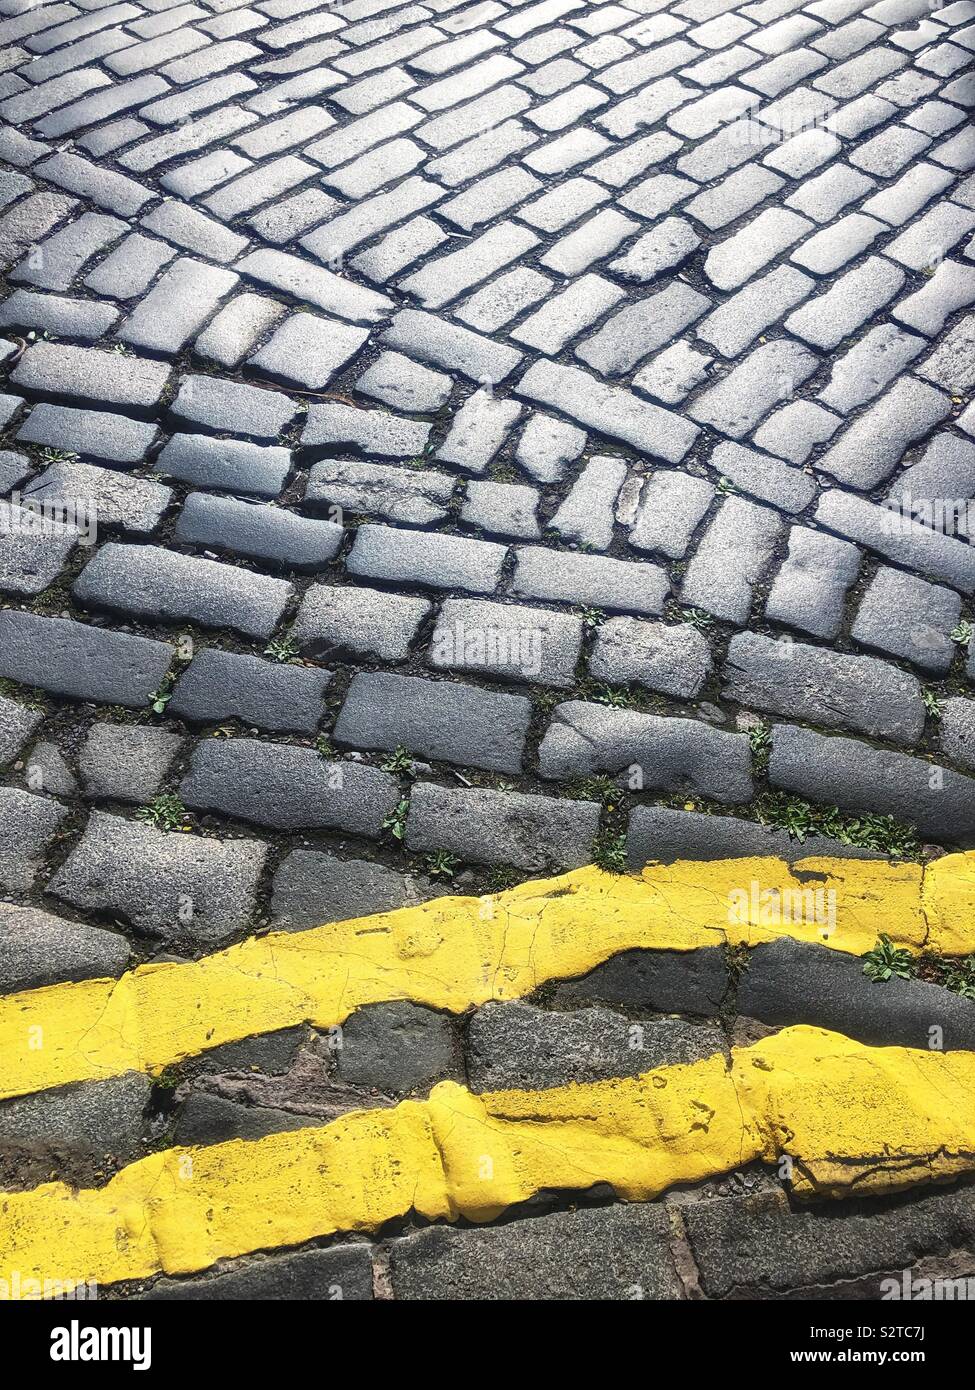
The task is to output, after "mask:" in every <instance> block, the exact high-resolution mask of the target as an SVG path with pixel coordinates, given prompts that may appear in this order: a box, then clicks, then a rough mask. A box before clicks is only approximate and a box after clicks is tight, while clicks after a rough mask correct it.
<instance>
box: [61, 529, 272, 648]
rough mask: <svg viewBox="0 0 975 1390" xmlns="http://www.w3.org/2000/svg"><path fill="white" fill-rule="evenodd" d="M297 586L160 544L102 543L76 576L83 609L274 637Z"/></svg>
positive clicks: (78, 599) (75, 583) (79, 599)
mask: <svg viewBox="0 0 975 1390" xmlns="http://www.w3.org/2000/svg"><path fill="white" fill-rule="evenodd" d="M293 592H294V590H293V588H292V586H291V585H290V584H289V583H287V582H286V581H285V580H283V579H272V578H270V577H269V576H267V575H263V574H256V573H255V572H254V571H253V570H245V569H238V568H237V567H236V566H233V565H224V564H220V563H218V562H217V561H214V560H202V559H197V558H196V557H195V556H191V555H179V554H177V553H176V552H174V551H172V550H164V549H163V548H162V547H161V546H149V545H143V546H135V545H120V544H118V543H117V542H115V541H110V542H109V543H108V544H107V545H103V546H102V548H101V549H100V550H99V551H98V552H97V554H96V555H95V556H94V558H93V559H91V560H89V562H88V564H87V565H86V566H85V568H84V569H83V570H82V572H81V575H80V577H79V578H78V579H76V580H75V582H74V585H73V587H72V593H73V594H74V597H75V598H76V600H77V601H78V603H80V604H82V605H83V606H85V607H93V608H107V609H111V610H114V611H116V612H123V613H135V614H137V615H138V616H140V617H143V618H148V619H150V621H153V622H177V623H178V622H182V621H185V620H189V621H191V622H198V623H201V624H202V625H203V626H204V627H217V628H220V627H227V628H231V629H233V630H234V631H236V632H242V633H244V634H245V635H246V636H248V637H270V635H271V633H272V632H273V631H274V629H275V628H276V627H277V625H278V623H279V622H280V620H281V615H282V614H283V612H284V609H285V606H286V604H287V602H288V600H289V599H290V598H291V596H292V594H293Z"/></svg>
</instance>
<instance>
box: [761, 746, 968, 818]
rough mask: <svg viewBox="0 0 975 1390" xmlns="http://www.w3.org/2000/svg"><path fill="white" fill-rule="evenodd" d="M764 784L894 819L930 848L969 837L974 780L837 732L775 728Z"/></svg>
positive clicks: (921, 759)
mask: <svg viewBox="0 0 975 1390" xmlns="http://www.w3.org/2000/svg"><path fill="white" fill-rule="evenodd" d="M935 772H936V773H937V776H933V775H932V774H934V773H935ZM769 781H770V782H771V783H772V785H773V786H775V787H782V788H784V789H785V790H786V791H792V792H796V793H798V794H799V795H800V796H804V797H807V798H808V799H809V800H810V801H815V802H819V803H821V804H823V805H826V806H839V807H840V808H841V809H842V810H847V811H874V812H877V813H879V814H881V815H892V816H895V817H896V818H897V819H898V820H902V821H906V822H907V824H908V825H916V826H917V828H918V830H919V831H920V832H921V834H922V835H926V836H930V837H931V838H932V839H933V840H935V841H936V842H940V843H944V844H966V843H968V844H970V843H971V841H972V838H973V836H975V778H972V777H965V776H963V775H962V774H961V773H959V772H953V771H952V770H951V768H947V767H940V766H939V765H938V764H937V763H932V762H928V761H927V760H926V759H924V758H915V757H912V756H911V755H910V754H908V753H894V752H890V751H889V750H887V749H882V748H872V747H870V745H869V744H866V743H861V742H859V741H858V740H856V739H852V738H843V737H841V736H840V735H838V734H833V735H826V734H817V733H814V732H813V731H812V730H811V729H800V728H798V727H797V726H794V725H791V724H776V725H775V727H774V728H773V730H772V756H771V759H770V762H769Z"/></svg>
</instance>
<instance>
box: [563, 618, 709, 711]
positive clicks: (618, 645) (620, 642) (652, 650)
mask: <svg viewBox="0 0 975 1390" xmlns="http://www.w3.org/2000/svg"><path fill="white" fill-rule="evenodd" d="M589 674H590V675H592V676H594V677H595V678H596V680H600V681H608V682H609V683H610V684H611V685H625V684H627V683H629V682H632V683H633V684H634V685H642V686H646V688H647V689H648V690H659V691H660V692H661V693H662V694H664V695H673V696H676V697H677V698H679V699H682V700H693V699H694V698H695V697H696V696H697V695H698V694H699V693H700V691H701V687H702V686H703V685H704V682H705V681H706V680H707V679H708V677H709V676H710V674H711V651H710V648H709V647H708V641H707V638H706V637H705V636H704V634H703V633H701V632H699V631H698V629H697V628H695V627H693V626H692V625H691V624H690V623H681V624H677V625H668V624H666V623H646V622H641V621H640V620H639V619H637V618H609V619H608V620H607V621H606V622H605V623H602V624H601V625H600V627H599V628H598V630H597V633H596V645H595V647H594V648H593V652H592V655H591V656H590V658H589Z"/></svg>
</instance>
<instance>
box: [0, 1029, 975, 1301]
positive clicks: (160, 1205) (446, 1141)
mask: <svg viewBox="0 0 975 1390" xmlns="http://www.w3.org/2000/svg"><path fill="white" fill-rule="evenodd" d="M786 1155H788V1157H789V1158H790V1159H791V1160H792V1165H793V1167H792V1171H793V1182H794V1187H795V1190H796V1192H797V1194H798V1195H800V1196H810V1195H814V1194H815V1195H820V1196H838V1195H843V1194H848V1193H850V1192H851V1191H854V1192H859V1193H867V1194H877V1193H887V1192H892V1191H896V1190H898V1189H902V1188H904V1187H907V1186H910V1185H912V1184H914V1183H917V1182H920V1181H930V1180H946V1179H949V1178H952V1177H954V1176H956V1175H957V1174H960V1173H966V1172H971V1171H973V1170H975V1054H973V1053H959V1052H953V1053H950V1054H943V1053H937V1052H923V1051H914V1050H909V1049H907V1048H899V1047H892V1048H872V1047H866V1046H864V1045H862V1044H860V1043H856V1042H853V1041H851V1040H850V1039H848V1038H844V1037H842V1036H840V1035H839V1034H836V1033H829V1032H825V1031H824V1030H822V1029H817V1028H806V1027H799V1028H789V1029H785V1030H784V1031H783V1032H781V1033H779V1034H777V1035H776V1036H774V1037H771V1038H767V1039H765V1040H763V1041H762V1042H760V1043H757V1044H755V1045H754V1046H752V1047H745V1048H738V1049H735V1051H734V1052H733V1053H732V1057H731V1065H730V1067H729V1066H728V1064H727V1061H726V1059H725V1058H724V1057H723V1056H714V1057H710V1058H707V1059H706V1060H704V1061H701V1062H696V1063H693V1064H691V1065H687V1066H671V1067H661V1068H658V1069H656V1070H653V1071H649V1072H647V1073H645V1074H644V1075H642V1076H638V1077H634V1078H625V1079H619V1080H611V1081H599V1082H594V1083H590V1084H584V1085H569V1086H560V1087H557V1088H554V1089H552V1090H543V1091H511V1092H498V1093H492V1094H487V1095H482V1096H475V1095H472V1094H471V1093H470V1092H468V1091H467V1090H465V1089H464V1088H463V1087H461V1086H458V1085H456V1084H455V1083H453V1082H443V1083H441V1084H440V1085H439V1086H436V1087H435V1088H434V1090H433V1092H432V1094H431V1096H430V1098H429V1100H427V1101H405V1102H403V1103H401V1104H400V1105H398V1106H396V1107H395V1108H394V1109H390V1110H371V1111H358V1112H355V1113H354V1114H350V1115H346V1116H343V1117H342V1118H340V1119H338V1120H335V1121H333V1122H332V1123H331V1124H328V1125H325V1126H323V1127H321V1128H318V1129H314V1128H312V1129H299V1130H295V1131H292V1132H289V1133H285V1134H275V1135H270V1136H268V1137H266V1138H263V1139H258V1140H255V1141H252V1142H246V1141H243V1140H234V1141H232V1142H230V1143H225V1144H217V1145H214V1146H212V1147H209V1148H195V1149H194V1148H190V1149H173V1150H169V1151H167V1152H165V1153H160V1154H154V1155H152V1156H151V1157H149V1158H146V1159H143V1160H141V1161H140V1162H137V1163H134V1164H132V1165H131V1166H130V1167H128V1168H126V1169H124V1170H123V1171H122V1172H121V1173H119V1174H118V1175H117V1176H116V1177H114V1178H113V1179H112V1180H111V1182H109V1183H108V1184H107V1185H106V1186H105V1187H103V1188H99V1189H92V1190H86V1191H81V1192H74V1191H72V1190H70V1189H69V1188H67V1187H65V1186H64V1185H63V1184H60V1183H48V1184H45V1185H44V1186H42V1187H38V1188H35V1189H34V1190H32V1191H30V1192H25V1193H9V1194H5V1195H2V1196H0V1278H3V1279H10V1278H11V1277H12V1275H13V1272H14V1271H18V1272H19V1276H20V1278H21V1280H23V1279H26V1278H38V1279H53V1278H61V1279H69V1280H70V1279H74V1280H82V1279H96V1280H98V1281H99V1282H100V1283H102V1284H110V1283H114V1282H117V1281H119V1280H124V1279H139V1278H144V1277H147V1276H149V1275H151V1274H154V1273H156V1272H158V1271H160V1270H162V1271H165V1272H168V1273H189V1272H192V1271H194V1270H201V1269H206V1268H208V1267H209V1266H210V1265H212V1264H213V1263H214V1262H215V1261H217V1260H219V1259H223V1258H226V1257H230V1256H234V1255H241V1254H245V1253H246V1252H248V1251H251V1250H259V1249H274V1248H276V1247H280V1246H289V1245H295V1244H300V1243H301V1242H303V1241H306V1240H309V1239H312V1238H315V1237H320V1236H326V1235H330V1234H334V1233H338V1232H356V1231H372V1230H376V1229H377V1228H378V1227H380V1226H381V1225H382V1224H383V1223H384V1222H386V1221H388V1220H391V1219H393V1218H395V1217H400V1216H403V1215H405V1214H407V1213H408V1212H409V1211H411V1210H415V1211H417V1212H418V1213H420V1214H421V1215H422V1216H424V1217H427V1218H429V1219H431V1220H437V1219H446V1220H456V1219H457V1218H458V1217H460V1216H463V1217H466V1218H469V1219H471V1220H475V1221H488V1220H493V1219H494V1218H495V1217H496V1216H497V1215H498V1214H499V1213H500V1212H502V1211H504V1210H505V1209H506V1208H507V1207H509V1206H510V1205H512V1204H513V1203H515V1202H520V1201H523V1200H525V1199H526V1198H528V1197H530V1196H531V1195H532V1194H533V1193H535V1192H538V1191H539V1190H540V1189H543V1188H548V1189H562V1190H570V1191H578V1190H582V1189H585V1188H588V1187H590V1186H592V1185H593V1184H595V1183H599V1182H603V1183H609V1184H611V1185H612V1187H613V1188H614V1189H615V1190H616V1192H617V1193H618V1195H619V1196H620V1197H622V1198H624V1199H627V1200H631V1201H646V1200H649V1199H652V1198H654V1197H657V1196H659V1195H660V1193H662V1192H664V1191H666V1190H667V1189H668V1188H669V1187H671V1186H672V1185H673V1184H674V1183H677V1182H691V1181H695V1180H699V1179H703V1178H706V1177H709V1176H714V1175H718V1174H721V1173H725V1172H727V1171H729V1170H730V1169H733V1168H736V1167H738V1166H739V1165H741V1164H743V1163H747V1162H749V1161H751V1160H753V1159H756V1158H759V1157H761V1158H763V1159H765V1160H766V1161H767V1162H770V1163H774V1162H778V1161H780V1160H781V1159H782V1158H783V1157H784V1156H786Z"/></svg>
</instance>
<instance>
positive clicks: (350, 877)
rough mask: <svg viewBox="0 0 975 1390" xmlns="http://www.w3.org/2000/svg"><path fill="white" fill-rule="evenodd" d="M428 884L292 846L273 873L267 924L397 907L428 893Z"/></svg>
mask: <svg viewBox="0 0 975 1390" xmlns="http://www.w3.org/2000/svg"><path fill="white" fill-rule="evenodd" d="M428 888H429V885H428V884H427V883H426V880H425V879H422V878H419V879H413V878H411V877H410V876H408V875H406V874H402V873H400V872H399V871H398V870H396V869H390V868H387V866H386V865H385V864H377V863H373V862H372V861H371V860H368V859H339V858H338V857H337V856H336V855H334V854H327V853H324V852H323V851H320V850H310V849H296V850H292V852H291V853H290V854H289V855H288V856H287V857H286V858H285V859H284V860H283V861H282V863H281V866H280V868H279V869H278V870H277V872H276V873H275V875H274V885H273V893H272V898H271V923H272V926H273V927H274V929H275V931H300V930H301V929H302V928H304V927H317V926H321V925H322V924H323V923H325V922H348V921H351V919H352V918H353V917H369V916H371V915H372V914H373V913H375V912H395V911H396V910H397V909H398V908H401V907H409V906H412V905H413V904H414V903H416V902H420V901H424V900H425V899H426V898H427V897H429V896H431V894H430V893H429V892H428Z"/></svg>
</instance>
